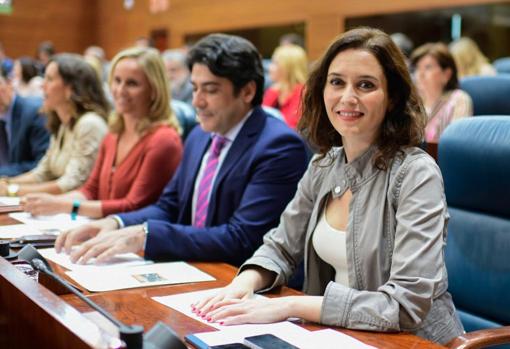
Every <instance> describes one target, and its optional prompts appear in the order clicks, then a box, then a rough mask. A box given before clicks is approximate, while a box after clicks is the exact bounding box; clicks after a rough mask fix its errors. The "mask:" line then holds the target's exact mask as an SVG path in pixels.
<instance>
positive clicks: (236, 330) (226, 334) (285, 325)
mask: <svg viewBox="0 0 510 349" xmlns="http://www.w3.org/2000/svg"><path fill="white" fill-rule="evenodd" d="M223 327H224V328H223V329H222V330H220V331H214V332H203V333H195V334H194V335H195V337H198V338H199V339H200V340H201V341H203V342H205V343H206V344H207V345H209V346H213V345H222V344H230V343H243V341H244V338H246V337H249V336H257V335H260V334H273V335H275V336H277V337H279V338H281V339H283V340H284V341H287V342H289V343H290V344H293V345H295V346H297V347H299V348H301V343H305V342H309V341H310V339H309V336H310V333H311V332H310V331H308V330H307V329H305V328H303V327H300V326H298V325H295V324H293V323H292V322H289V321H284V322H277V323H274V324H261V325H259V324H251V325H241V326H223ZM317 348H322V347H321V346H315V347H313V349H317ZM337 348H342V347H341V346H339V347H336V349H337ZM307 349H308V348H307ZM310 349H311V347H310Z"/></svg>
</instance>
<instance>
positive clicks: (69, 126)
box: [0, 53, 108, 196]
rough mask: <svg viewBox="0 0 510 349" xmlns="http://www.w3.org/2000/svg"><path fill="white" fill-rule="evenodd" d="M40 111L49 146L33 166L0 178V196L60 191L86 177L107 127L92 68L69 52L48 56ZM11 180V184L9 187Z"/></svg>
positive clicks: (105, 105)
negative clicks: (45, 116)
mask: <svg viewBox="0 0 510 349" xmlns="http://www.w3.org/2000/svg"><path fill="white" fill-rule="evenodd" d="M43 90H44V104H43V109H44V110H45V111H46V113H47V116H48V127H49V129H50V133H51V140H50V146H49V148H48V150H47V152H46V154H45V155H44V157H43V158H42V159H41V161H39V163H38V164H37V167H36V168H35V169H33V170H32V171H30V172H27V173H25V174H22V175H19V176H16V177H11V178H8V179H7V180H4V181H2V182H0V195H6V194H7V189H8V187H9V194H10V195H18V196H22V195H25V194H28V193H34V192H46V193H51V194H61V193H65V192H67V191H70V190H73V189H75V188H77V187H79V186H81V185H82V184H83V183H84V182H85V180H86V179H87V178H88V176H89V173H90V171H91V170H92V166H93V165H94V161H95V159H96V156H97V153H98V149H99V145H100V144H101V141H102V140H103V137H104V135H105V134H106V132H107V130H108V127H107V125H106V122H105V119H106V116H107V113H108V103H107V101H106V98H105V96H104V93H103V88H102V87H101V82H100V81H99V80H98V78H97V74H96V72H95V71H94V69H93V68H92V67H91V66H90V65H89V64H88V63H87V62H85V60H84V59H83V58H82V57H80V56H78V55H74V54H68V53H63V54H59V55H55V56H53V57H52V58H51V60H50V62H49V63H48V66H47V67H46V71H45V77H44V83H43ZM13 184H14V185H15V188H13Z"/></svg>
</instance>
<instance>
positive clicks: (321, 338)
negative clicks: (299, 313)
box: [153, 289, 375, 349]
mask: <svg viewBox="0 0 510 349" xmlns="http://www.w3.org/2000/svg"><path fill="white" fill-rule="evenodd" d="M218 290H219V289H209V290H205V291H197V292H188V293H181V294H177V295H171V296H164V297H153V299H154V300H155V301H157V302H159V303H161V304H163V305H166V306H167V307H170V308H172V309H175V310H177V311H179V312H181V313H183V314H184V315H187V316H188V317H191V318H193V319H195V320H196V321H200V322H202V323H205V324H207V325H208V326H211V327H214V328H217V329H219V330H220V331H213V332H203V333H195V334H192V335H188V336H186V337H187V339H188V340H189V341H191V342H192V343H205V344H206V345H207V346H213V345H223V344H230V343H243V341H244V338H246V337H249V336H256V335H260V334H273V335H275V336H277V337H279V338H281V339H283V340H285V341H287V342H289V343H290V344H292V345H295V346H296V347H298V348H302V349H316V348H324V349H337V348H345V349H375V348H374V347H372V346H370V345H367V344H365V343H363V342H360V341H359V340H357V339H355V338H353V337H351V336H348V335H346V334H343V333H341V332H338V331H335V330H332V329H326V330H320V331H308V330H307V329H305V328H303V327H300V326H298V325H296V324H293V323H292V322H290V321H282V322H277V323H272V324H245V325H235V326H225V325H220V324H219V323H209V322H207V321H206V320H204V319H202V318H201V317H199V316H197V315H196V314H195V313H193V312H192V311H191V304H194V303H196V302H197V301H199V300H200V299H203V298H205V297H208V296H211V295H214V294H216V293H217V292H218ZM255 296H256V297H262V296H260V295H255ZM197 339H198V340H197Z"/></svg>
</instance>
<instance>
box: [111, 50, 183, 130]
mask: <svg viewBox="0 0 510 349" xmlns="http://www.w3.org/2000/svg"><path fill="white" fill-rule="evenodd" d="M127 58H134V59H135V60H136V61H137V62H138V65H139V66H140V68H142V70H143V72H144V73H145V76H146V77H147V80H148V81H149V86H150V88H151V95H152V98H151V105H150V108H149V115H147V116H146V117H145V118H143V119H142V120H140V121H139V122H138V124H137V125H136V130H137V132H138V133H140V134H142V133H144V132H145V131H147V130H148V129H149V128H151V127H153V126H155V125H161V124H165V125H169V126H170V127H173V128H174V129H175V130H177V132H179V133H181V128H180V126H179V122H178V121H177V118H176V116H175V114H174V112H173V111H172V109H171V108H170V86H169V84H168V80H167V77H166V73H165V66H164V65H163V61H162V59H161V56H160V55H159V52H158V51H157V50H156V49H153V48H145V47H132V48H128V49H125V50H123V51H121V52H119V53H118V54H117V55H116V56H115V57H114V58H113V60H112V64H111V69H110V74H109V77H108V83H109V84H111V83H112V79H113V72H114V70H115V67H116V66H117V64H118V63H119V62H120V61H121V60H123V59H127ZM110 129H111V131H112V132H114V133H121V132H122V131H123V130H124V120H123V119H122V117H121V115H119V114H118V113H117V112H115V111H114V112H113V113H112V115H111V116H110Z"/></svg>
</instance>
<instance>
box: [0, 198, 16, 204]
mask: <svg viewBox="0 0 510 349" xmlns="http://www.w3.org/2000/svg"><path fill="white" fill-rule="evenodd" d="M18 205H19V197H10V196H0V206H18Z"/></svg>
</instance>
